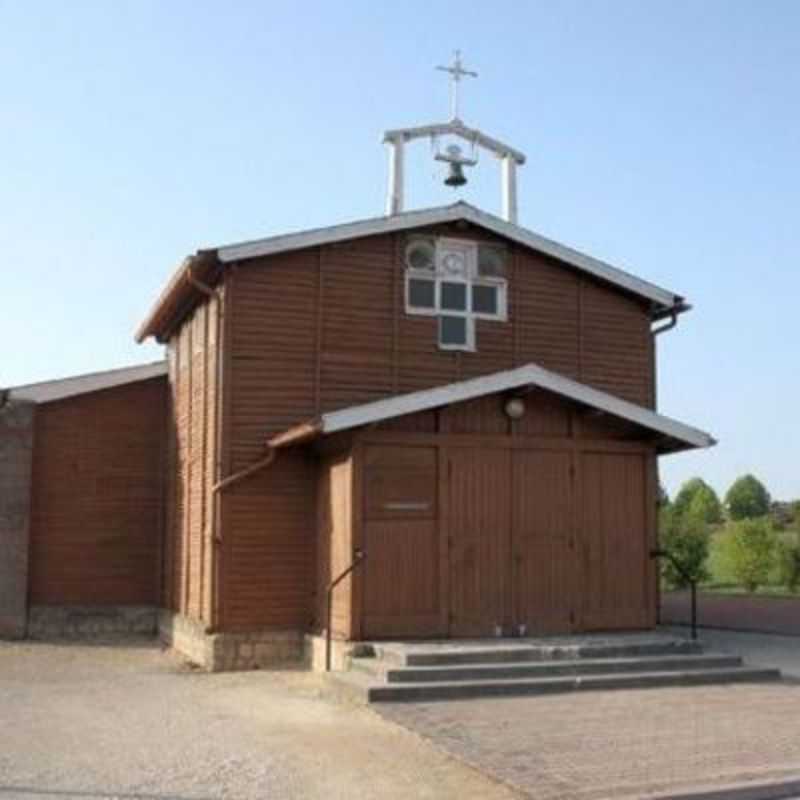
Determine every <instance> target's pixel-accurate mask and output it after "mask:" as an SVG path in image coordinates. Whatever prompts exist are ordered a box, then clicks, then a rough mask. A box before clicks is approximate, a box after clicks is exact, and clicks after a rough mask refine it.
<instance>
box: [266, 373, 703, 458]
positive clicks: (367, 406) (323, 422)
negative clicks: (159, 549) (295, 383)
mask: <svg viewBox="0 0 800 800" xmlns="http://www.w3.org/2000/svg"><path fill="white" fill-rule="evenodd" d="M531 388H538V389H543V390H545V391H548V392H552V393H553V394H556V395H558V396H560V397H562V398H564V399H566V400H568V401H571V402H574V403H578V404H579V405H582V406H584V407H586V408H590V409H593V410H595V411H597V412H600V413H603V414H609V415H610V416H612V417H617V418H619V419H621V420H624V421H626V422H629V423H632V424H634V425H637V426H638V427H640V428H641V429H642V430H643V431H645V432H646V434H647V435H648V436H649V437H650V438H652V439H653V440H654V442H655V445H656V449H657V451H658V452H660V453H674V452H679V451H681V450H690V449H696V448H705V447H713V446H714V445H715V444H716V440H715V439H714V438H713V437H712V436H711V435H710V434H708V433H706V432H704V431H701V430H699V429H697V428H693V427H691V426H689V425H686V424H685V423H683V422H679V421H678V420H675V419H672V418H670V417H667V416H664V415H663V414H658V413H657V412H655V411H653V410H652V409H649V408H645V407H644V406H640V405H637V404H636V403H631V402H630V401H628V400H623V399H622V398H620V397H616V396H615V395H612V394H609V393H608V392H603V391H601V390H599V389H595V388H594V387H591V386H587V385H586V384H583V383H579V382H578V381H574V380H572V379H571V378H567V377H565V376H564V375H559V374H558V373H556V372H551V371H550V370H546V369H544V368H543V367H540V366H538V365H537V364H526V365H525V366H522V367H517V368H516V369H511V370H503V371H501V372H494V373H491V374H489V375H484V376H482V377H480V378H471V379H469V380H465V381H458V382H456V383H450V384H446V385H444V386H437V387H435V388H433V389H423V390H421V391H418V392H410V393H408V394H402V395H395V396H394V397H388V398H386V399H384V400H376V401H373V402H371V403H363V404H361V405H357V406H351V407H349V408H343V409H340V410H338V411H331V412H328V413H326V414H322V415H321V416H319V417H317V418H316V419H314V420H311V421H308V422H304V423H301V424H299V425H296V426H293V427H291V428H288V429H287V430H285V431H283V432H281V433H279V434H276V435H275V436H273V437H272V438H270V439H269V440H267V442H266V444H267V446H268V447H270V448H280V447H288V446H291V445H297V444H301V443H304V442H308V441H311V440H312V439H315V438H318V437H320V436H326V435H329V434H333V433H339V432H341V431H347V430H352V429H354V428H361V427H364V426H366V425H373V424H376V423H380V422H383V421H386V420H389V419H394V418H396V417H402V416H405V415H407V414H415V413H418V412H420V411H429V410H432V409H435V408H442V407H444V406H448V405H452V404H454V403H462V402H466V401H468V400H474V399H476V398H478V397H484V396H486V395H490V394H498V393H501V392H520V391H526V390H528V389H531Z"/></svg>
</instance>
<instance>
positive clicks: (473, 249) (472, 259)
mask: <svg viewBox="0 0 800 800" xmlns="http://www.w3.org/2000/svg"><path fill="white" fill-rule="evenodd" d="M447 250H462V251H464V252H465V255H466V260H467V264H466V274H464V275H453V274H450V273H447V272H445V271H444V270H442V269H441V268H440V266H439V263H440V262H439V259H440V253H442V252H445V251H447ZM412 280H427V281H431V282H433V284H434V289H433V297H434V307H433V308H422V307H419V306H412V305H411V281H412ZM442 283H462V284H465V285H466V287H467V289H466V308H465V309H464V310H463V311H458V310H455V311H454V310H451V309H446V308H442ZM473 286H488V287H492V288H495V289H497V313H495V314H489V313H487V312H481V311H473V310H472V288H473ZM405 307H406V314H408V315H410V316H423V317H438V318H440V317H442V316H450V317H463V318H465V319H466V320H467V323H466V328H467V341H466V343H465V344H443V343H442V340H441V322H439V323H438V326H437V340H438V341H437V345H438V347H439V349H440V350H463V351H467V352H475V350H476V347H475V328H476V325H475V320H477V319H482V320H487V321H489V322H507V321H508V281H507V279H506V278H493V277H482V276H480V275H479V274H478V242H473V241H467V240H464V239H447V238H442V237H440V238H437V239H436V267H435V269H433V270H422V269H413V268H411V267H409V266H408V265H407V264H406V265H405Z"/></svg>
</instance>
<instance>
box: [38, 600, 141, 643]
mask: <svg viewBox="0 0 800 800" xmlns="http://www.w3.org/2000/svg"><path fill="white" fill-rule="evenodd" d="M155 632H156V609H155V608H152V607H151V606H32V607H31V609H30V611H29V612H28V636H29V637H30V638H31V639H92V638H104V637H109V636H111V637H114V636H153V635H155Z"/></svg>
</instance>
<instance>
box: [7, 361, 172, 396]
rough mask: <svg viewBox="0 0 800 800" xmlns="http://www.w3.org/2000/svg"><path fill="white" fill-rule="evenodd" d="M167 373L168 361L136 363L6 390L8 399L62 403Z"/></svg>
mask: <svg viewBox="0 0 800 800" xmlns="http://www.w3.org/2000/svg"><path fill="white" fill-rule="evenodd" d="M166 374H167V362H166V361H154V362H151V363H149V364H137V365H136V366H135V367H122V368H120V369H110V370H106V371H104V372H91V373H89V374H86V375H74V376H72V377H69V378H59V379H57V380H54V381H42V382H40V383H29V384H26V385H24V386H13V387H11V389H10V390H9V397H10V399H11V400H27V401H29V402H32V403H50V402H53V401H54V400H64V399H66V398H67V397H75V396H77V395H80V394H88V393H89V392H97V391H100V390H102V389H113V388H114V387H115V386H124V385H125V384H127V383H137V382H138V381H146V380H150V379H151V378H159V377H161V376H162V375H166Z"/></svg>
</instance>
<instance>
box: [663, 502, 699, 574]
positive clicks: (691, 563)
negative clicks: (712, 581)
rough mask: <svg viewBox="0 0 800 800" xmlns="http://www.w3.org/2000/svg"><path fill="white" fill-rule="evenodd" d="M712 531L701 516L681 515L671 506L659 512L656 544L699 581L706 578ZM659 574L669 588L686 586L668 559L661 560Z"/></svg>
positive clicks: (678, 571)
mask: <svg viewBox="0 0 800 800" xmlns="http://www.w3.org/2000/svg"><path fill="white" fill-rule="evenodd" d="M710 540H711V534H710V532H709V530H708V525H706V523H705V522H704V520H703V519H702V518H700V517H692V516H691V515H689V514H684V515H680V514H678V513H677V512H676V511H675V508H674V506H672V507H665V508H662V509H661V513H660V515H659V543H660V547H661V549H662V550H666V551H667V552H668V553H670V554H671V555H672V556H673V557H674V558H675V559H676V560H677V561H678V562H679V563H680V564H681V565H682V567H683V568H684V570H685V571H686V572H687V574H688V576H689V577H690V578H693V579H694V580H695V581H697V582H698V583H702V582H703V581H706V580H708V579H709V577H710V576H709V573H708V570H707V569H706V560H707V559H708V548H709V544H710ZM661 575H662V576H663V578H664V581H665V582H666V584H667V586H668V587H669V588H670V589H685V588H686V587H687V586H688V585H689V581H688V580H687V578H686V577H684V576H683V575H682V574H681V572H680V570H678V569H676V567H675V565H674V564H673V563H672V561H671V560H670V559H669V558H662V559H661Z"/></svg>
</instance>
